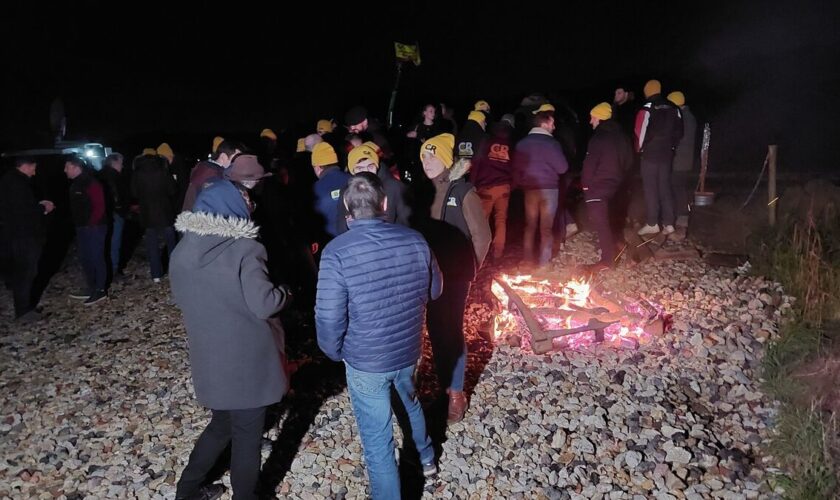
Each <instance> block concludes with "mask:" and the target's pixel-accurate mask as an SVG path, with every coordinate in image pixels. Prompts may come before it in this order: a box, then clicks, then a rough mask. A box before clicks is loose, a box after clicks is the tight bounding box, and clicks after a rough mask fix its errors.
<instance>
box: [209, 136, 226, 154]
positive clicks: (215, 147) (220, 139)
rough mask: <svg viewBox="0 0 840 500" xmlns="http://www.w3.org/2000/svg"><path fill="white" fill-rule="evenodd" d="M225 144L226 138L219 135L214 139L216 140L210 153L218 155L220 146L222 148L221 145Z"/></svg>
mask: <svg viewBox="0 0 840 500" xmlns="http://www.w3.org/2000/svg"><path fill="white" fill-rule="evenodd" d="M223 142H225V138H224V137H222V136H219V135H217V136H216V137H214V138H213V147H212V149H210V151H212V152H213V154H215V153H216V151H217V150H218V149H219V146H221V144H222V143H223Z"/></svg>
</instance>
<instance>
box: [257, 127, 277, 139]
mask: <svg viewBox="0 0 840 500" xmlns="http://www.w3.org/2000/svg"><path fill="white" fill-rule="evenodd" d="M260 137H268V138H269V139H271V140H272V141H276V140H277V134H275V133H274V131H273V130H271V129H270V128H264V129H263V130H262V132H260Z"/></svg>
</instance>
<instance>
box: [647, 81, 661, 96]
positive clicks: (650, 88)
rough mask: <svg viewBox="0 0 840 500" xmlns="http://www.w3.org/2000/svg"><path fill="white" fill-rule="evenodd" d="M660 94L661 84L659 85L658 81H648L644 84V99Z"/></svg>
mask: <svg viewBox="0 0 840 500" xmlns="http://www.w3.org/2000/svg"><path fill="white" fill-rule="evenodd" d="M661 93H662V84H661V83H659V80H648V82H647V83H646V84H645V98H648V97H650V96H652V95H656V94H661Z"/></svg>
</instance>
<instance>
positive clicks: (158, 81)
mask: <svg viewBox="0 0 840 500" xmlns="http://www.w3.org/2000/svg"><path fill="white" fill-rule="evenodd" d="M675 3H676V2H623V3H620V4H618V3H617V2H602V1H595V2H593V1H588V2H551V3H544V4H542V3H538V2H509V1H508V2H503V3H502V4H500V6H499V7H493V8H489V7H487V2H457V5H456V2H443V3H436V2H414V3H411V2H404V3H403V2H401V4H404V5H401V6H399V7H395V6H388V7H386V6H374V5H373V4H372V3H362V2H357V3H354V4H353V5H352V7H351V6H349V5H346V4H345V5H342V6H340V7H330V6H328V4H326V3H316V2H308V3H306V4H298V5H297V6H294V7H291V6H289V3H288V2H272V3H270V5H268V6H250V5H249V4H246V3H245V2H234V3H229V4H228V5H226V6H224V7H216V8H209V7H207V6H206V4H202V5H201V6H200V7H197V8H196V9H195V10H193V11H189V12H188V11H186V10H182V11H176V10H173V9H174V8H175V7H173V6H172V5H174V2H173V3H171V4H170V5H169V6H166V7H157V6H154V5H153V4H148V3H140V4H139V5H135V6H132V7H130V8H129V11H128V12H126V11H124V10H123V11H120V12H118V11H116V10H114V8H113V7H102V6H99V5H96V4H94V3H91V2H74V3H73V5H72V6H67V5H65V6H63V7H60V8H56V7H53V6H50V7H43V8H41V9H39V11H32V10H31V9H32V8H31V7H29V8H26V10H23V9H22V8H20V7H16V6H15V7H12V6H7V7H5V10H6V11H7V12H6V13H5V15H4V16H3V19H2V20H1V21H0V23H2V27H1V28H0V31H1V32H2V34H0V37H2V47H3V48H2V50H3V53H4V54H3V60H4V67H5V69H6V71H5V74H4V76H3V86H4V87H5V89H4V90H3V92H2V93H0V103H1V104H2V116H0V122H2V123H0V134H2V137H0V146H2V148H3V149H4V150H5V149H9V148H17V147H20V146H24V145H26V146H30V145H34V144H36V143H38V142H41V143H44V142H46V141H48V137H49V108H50V103H51V102H52V101H53V99H54V98H56V97H61V98H62V99H63V101H64V105H65V108H66V113H67V118H68V125H69V133H70V136H71V137H77V138H80V137H85V138H90V139H99V140H103V141H107V142H112V143H115V144H129V143H132V141H135V142H136V141H138V140H145V139H146V138H148V139H149V140H152V139H154V140H158V139H160V140H163V139H166V138H170V141H173V142H175V143H176V144H175V146H176V149H177V146H178V145H177V138H178V137H186V136H193V137H201V138H202V140H204V139H203V138H204V137H211V136H213V135H215V134H217V133H228V134H257V133H258V132H259V130H260V129H262V128H264V127H272V128H274V129H275V130H278V131H279V130H282V129H284V128H290V131H289V133H290V134H298V133H299V131H301V130H302V128H301V127H300V124H302V123H305V124H306V125H307V126H309V125H310V124H311V125H312V126H314V122H315V120H317V119H318V118H322V117H327V116H334V117H336V118H337V119H339V120H340V119H341V118H342V117H343V114H344V111H345V110H346V109H347V108H348V107H350V106H351V105H353V104H357V103H363V104H365V105H367V106H368V107H369V109H371V111H372V112H374V114H377V115H379V116H381V117H383V118H384V114H385V109H386V106H387V102H388V98H389V93H390V90H391V87H392V85H393V80H394V67H395V65H394V50H393V42H394V41H395V40H400V41H404V42H412V41H415V40H416V41H418V42H419V44H420V49H421V56H422V59H423V61H422V65H421V66H420V67H418V68H413V67H408V68H406V71H405V72H404V75H403V81H402V86H401V91H400V95H399V100H398V103H397V115H398V118H399V119H400V121H402V122H406V121H410V120H411V118H412V116H413V115H414V114H415V113H416V112H417V110H418V109H419V106H420V105H421V104H422V103H423V102H425V101H427V100H429V101H433V102H440V101H445V102H447V103H450V104H452V105H454V106H455V108H456V110H457V111H458V114H457V117H458V118H459V119H460V120H462V119H463V118H464V116H465V114H466V112H467V111H468V106H471V104H472V103H473V102H474V101H475V100H476V99H478V98H484V99H487V100H489V101H490V102H491V104H492V105H493V106H494V114H497V115H500V114H501V113H503V112H505V111H511V110H512V109H513V107H515V105H516V104H518V102H519V100H520V99H521V98H522V97H523V96H525V95H527V94H529V93H531V92H534V91H538V92H543V93H546V94H548V95H552V96H560V97H563V98H564V99H566V100H567V101H568V102H569V103H570V104H571V105H572V107H573V108H574V109H575V110H576V111H578V112H579V113H581V114H582V115H583V114H585V113H587V111H588V110H589V108H591V106H592V105H594V104H596V103H597V102H598V101H601V100H611V97H612V90H613V85H614V82H615V81H627V82H629V83H631V84H632V85H634V86H635V87H636V89H637V93H638V94H641V86H642V85H643V84H644V81H645V80H647V79H648V78H653V77H655V78H658V79H660V80H661V81H662V82H663V86H664V90H665V92H666V93H667V92H668V91H670V90H683V91H684V92H685V94H686V97H687V102H688V104H689V105H690V106H691V107H692V108H693V109H694V111H695V114H697V115H698V116H699V117H700V120H701V121H704V120H709V121H711V122H712V124H713V127H714V128H713V130H714V134H715V135H714V139H713V140H716V142H713V153H714V156H713V158H715V159H716V161H717V162H718V163H719V164H726V165H732V166H742V165H743V166H745V168H755V167H756V165H755V164H756V163H757V167H759V168H760V164H761V160H762V159H763V153H762V150H763V148H764V145H766V144H767V143H769V142H778V143H779V144H780V149H781V151H782V153H781V154H782V158H783V161H784V162H786V163H787V164H789V165H794V164H795V165H796V168H808V169H818V168H819V169H824V170H825V169H834V170H837V166H840V141H838V140H837V137H838V136H840V125H838V116H840V104H838V91H840V29H838V26H840V17H838V8H837V7H835V6H834V4H836V3H837V2H691V3H690V7H676V6H674V4H675ZM829 5H831V7H829ZM178 9H184V8H183V7H178ZM496 118H498V116H497V117H496ZM172 138H176V139H172ZM151 145H154V144H151ZM715 149H716V150H715Z"/></svg>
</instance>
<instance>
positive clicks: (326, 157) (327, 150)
mask: <svg viewBox="0 0 840 500" xmlns="http://www.w3.org/2000/svg"><path fill="white" fill-rule="evenodd" d="M336 165H338V155H336V154H335V149H333V147H332V146H330V143H328V142H319V143H318V144H316V145H315V147H314V148H312V168H313V169H314V170H315V175H317V176H318V177H321V174H322V173H323V172H324V170H326V169H327V168H328V167H334V166H336Z"/></svg>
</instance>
